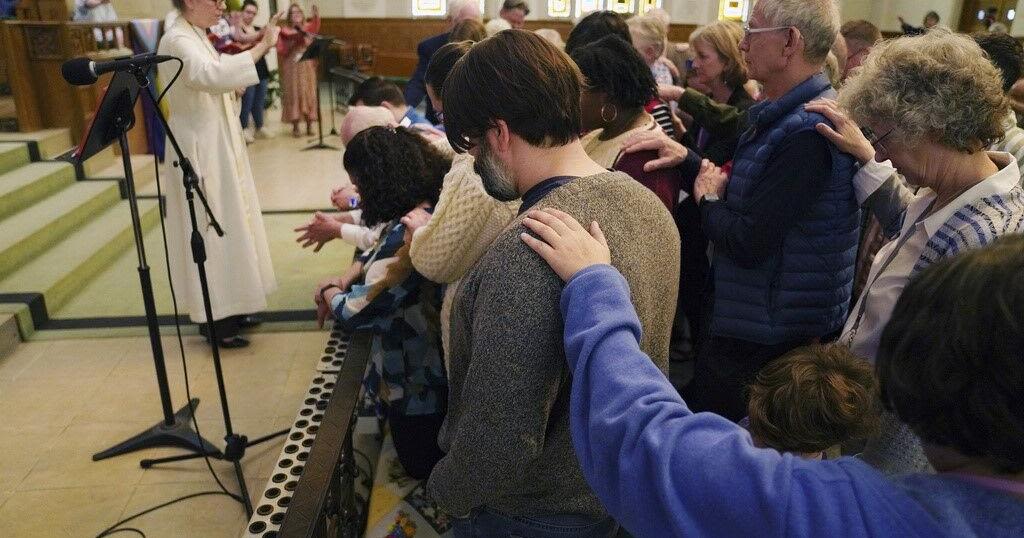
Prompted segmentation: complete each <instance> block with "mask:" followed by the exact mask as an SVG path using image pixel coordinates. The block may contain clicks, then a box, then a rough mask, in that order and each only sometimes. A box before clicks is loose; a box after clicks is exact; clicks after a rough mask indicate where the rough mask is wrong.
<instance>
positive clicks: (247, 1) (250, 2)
mask: <svg viewBox="0 0 1024 538" xmlns="http://www.w3.org/2000/svg"><path fill="white" fill-rule="evenodd" d="M245 6H252V7H254V8H256V11H259V9H260V6H259V5H258V4H257V3H256V0H245V1H244V2H242V9H245Z"/></svg>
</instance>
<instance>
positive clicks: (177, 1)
mask: <svg viewBox="0 0 1024 538" xmlns="http://www.w3.org/2000/svg"><path fill="white" fill-rule="evenodd" d="M171 5H172V6H174V9H177V10H178V11H180V12H182V13H184V12H185V10H186V9H188V6H186V5H185V0H171Z"/></svg>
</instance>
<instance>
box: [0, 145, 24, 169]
mask: <svg viewBox="0 0 1024 538" xmlns="http://www.w3.org/2000/svg"><path fill="white" fill-rule="evenodd" d="M30 160H31V159H29V156H28V146H27V145H26V144H24V143H21V142H0V174H6V173H7V172H10V171H11V170H14V169H16V168H19V167H21V166H24V165H26V164H28V163H29V161H30Z"/></svg>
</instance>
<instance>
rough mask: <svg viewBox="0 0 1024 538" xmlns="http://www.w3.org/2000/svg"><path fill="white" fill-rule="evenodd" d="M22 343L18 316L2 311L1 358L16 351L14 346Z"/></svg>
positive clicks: (0, 325)
mask: <svg viewBox="0 0 1024 538" xmlns="http://www.w3.org/2000/svg"><path fill="white" fill-rule="evenodd" d="M20 343H21V335H20V334H19V333H18V318H17V317H16V316H15V315H14V314H8V313H5V312H0V360H2V359H4V358H5V357H7V356H8V355H10V354H11V353H14V348H16V347H18V344H20Z"/></svg>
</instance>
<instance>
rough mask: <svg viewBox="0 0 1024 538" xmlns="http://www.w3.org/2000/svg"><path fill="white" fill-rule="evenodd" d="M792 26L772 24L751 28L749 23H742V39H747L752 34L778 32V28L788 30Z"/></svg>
mask: <svg viewBox="0 0 1024 538" xmlns="http://www.w3.org/2000/svg"><path fill="white" fill-rule="evenodd" d="M790 28H792V26H772V27H771V28H751V27H750V23H747V24H744V25H743V39H749V38H750V36H751V35H753V34H764V33H767V32H778V31H779V30H789V29H790Z"/></svg>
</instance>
